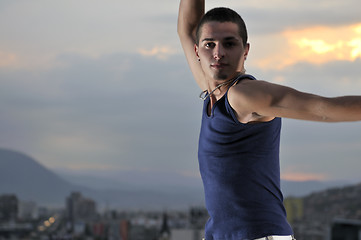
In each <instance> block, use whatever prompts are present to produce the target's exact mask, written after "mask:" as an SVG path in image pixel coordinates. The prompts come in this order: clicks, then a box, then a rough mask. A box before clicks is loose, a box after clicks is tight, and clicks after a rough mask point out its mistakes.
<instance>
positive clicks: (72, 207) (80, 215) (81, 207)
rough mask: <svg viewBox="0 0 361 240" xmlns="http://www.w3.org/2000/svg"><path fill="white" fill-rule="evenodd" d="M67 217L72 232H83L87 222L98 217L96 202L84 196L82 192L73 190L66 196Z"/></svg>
mask: <svg viewBox="0 0 361 240" xmlns="http://www.w3.org/2000/svg"><path fill="white" fill-rule="evenodd" d="M65 211H66V214H65V215H66V219H67V223H68V230H69V231H70V232H73V233H74V232H76V233H81V232H83V231H85V223H86V222H90V221H92V220H95V219H96V217H97V211H96V203H95V202H94V201H93V200H91V199H88V198H84V197H83V196H82V195H81V193H80V192H72V193H71V194H70V196H69V197H67V198H66V210H65Z"/></svg>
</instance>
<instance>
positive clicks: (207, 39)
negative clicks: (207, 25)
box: [202, 36, 238, 42]
mask: <svg viewBox="0 0 361 240" xmlns="http://www.w3.org/2000/svg"><path fill="white" fill-rule="evenodd" d="M214 40H215V39H214V38H205V39H203V40H202V42H205V41H214ZM229 40H237V41H238V39H237V38H235V37H233V36H231V37H225V38H224V39H222V41H229Z"/></svg>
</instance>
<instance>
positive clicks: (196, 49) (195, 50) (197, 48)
mask: <svg viewBox="0 0 361 240" xmlns="http://www.w3.org/2000/svg"><path fill="white" fill-rule="evenodd" d="M194 52H195V53H196V56H197V58H198V60H199V53H198V52H199V47H198V46H197V44H194Z"/></svg>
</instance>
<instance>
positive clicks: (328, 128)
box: [0, 0, 361, 182]
mask: <svg viewBox="0 0 361 240" xmlns="http://www.w3.org/2000/svg"><path fill="white" fill-rule="evenodd" d="M178 4H179V2H178V1H161V0H156V1H152V2H149V1H144V0H136V1H132V2H125V1H114V0H107V1H102V2H99V1H85V0H81V1H76V2H74V1H69V0H66V1H61V2H48V1H45V0H39V1H11V0H5V1H2V2H1V3H0V13H1V14H0V30H1V32H2V40H1V42H0V84H1V88H0V110H1V112H3V113H4V114H3V116H2V124H1V126H0V131H1V133H2V134H1V136H0V147H1V148H9V149H13V150H16V151H20V152H23V153H26V154H28V155H30V156H32V157H34V158H35V159H37V160H38V161H39V162H40V163H42V164H43V165H45V166H47V167H49V168H50V169H61V170H64V171H70V172H79V173H92V174H95V175H98V176H111V175H119V174H122V173H125V174H129V172H130V173H132V172H135V173H144V175H154V176H155V177H156V178H158V179H157V181H159V182H162V181H163V182H164V181H167V180H169V179H171V176H182V177H188V178H190V179H194V180H195V181H197V180H199V173H198V163H197V143H198V133H199V125H200V116H201V115H200V114H201V108H202V103H201V102H200V101H199V100H198V97H197V96H198V95H199V92H200V89H198V87H197V86H196V84H195V83H194V81H193V78H192V76H191V73H190V71H189V70H188V66H187V63H186V61H185V58H184V56H183V53H182V49H181V46H180V43H179V41H178V38H177V34H176V21H177V12H178ZM224 5H226V6H229V7H232V8H234V9H235V10H236V11H238V12H239V13H240V14H241V15H242V16H243V17H244V19H245V21H246V24H247V26H248V30H249V35H250V39H249V41H250V43H251V51H250V55H249V58H248V60H247V62H246V69H247V72H248V73H250V74H254V75H255V76H256V77H257V78H259V79H265V80H267V81H272V82H275V83H279V84H284V85H288V86H291V87H294V88H296V89H299V90H301V91H308V92H312V93H316V94H322V95H326V96H338V95H345V94H352V95H354V94H357V95H360V94H361V92H360V89H361V77H360V70H359V69H360V63H361V59H360V58H361V16H360V14H359V10H358V9H359V8H358V7H357V6H360V5H361V3H359V2H358V1H351V0H347V1H342V2H340V1H332V2H330V1H318V2H317V3H316V2H312V4H307V3H306V2H305V1H292V2H289V1H284V0H279V1H276V2H269V1H263V0H262V1H251V0H247V1H242V2H241V3H240V2H239V1H236V0H230V1H222V2H219V1H218V2H217V1H208V2H207V9H209V8H211V7H214V6H224ZM154 6H157V8H154ZM149 9H152V11H149ZM283 126H284V127H283V131H282V140H281V170H282V173H281V177H282V178H283V179H286V180H296V181H303V180H349V181H353V182H355V181H361V177H359V169H360V167H361V160H360V158H359V156H361V148H360V146H361V136H360V133H361V131H360V130H361V126H360V123H359V122H357V123H337V124H325V123H311V122H303V121H296V120H286V119H285V120H284V122H283ZM159 179H160V180H159ZM180 179H182V178H180ZM147 180H149V179H147ZM179 181H181V180H179ZM190 182H191V181H190Z"/></svg>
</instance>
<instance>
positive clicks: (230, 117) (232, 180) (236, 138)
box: [198, 75, 293, 240]
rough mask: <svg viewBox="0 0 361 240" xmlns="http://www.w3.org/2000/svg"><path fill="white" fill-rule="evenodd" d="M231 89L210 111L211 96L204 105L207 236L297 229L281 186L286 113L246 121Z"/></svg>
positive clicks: (214, 239) (212, 239)
mask: <svg viewBox="0 0 361 240" xmlns="http://www.w3.org/2000/svg"><path fill="white" fill-rule="evenodd" d="M245 78H247V79H253V80H255V78H254V77H253V76H251V75H242V76H240V77H239V78H238V79H236V80H235V82H234V83H236V81H241V80H242V79H245ZM232 85H233V83H232ZM232 85H231V86H232ZM227 95H228V90H227V92H226V93H225V95H224V96H223V97H222V98H220V99H219V100H218V101H217V102H216V103H215V104H214V106H213V107H212V111H211V115H210V116H209V115H208V111H207V109H208V105H209V104H210V100H209V98H207V99H206V100H205V101H204V106H203V113H202V125H201V131H200V137H199V146H198V159H199V168H200V173H201V176H202V181H203V185H204V192H205V199H206V208H207V210H208V213H209V216H210V218H209V220H208V222H207V223H206V226H205V239H206V240H241V239H255V238H261V237H265V236H269V235H292V234H293V231H292V229H291V227H290V225H289V224H288V222H287V219H286V211H285V208H284V206H283V195H282V193H281V190H280V166H279V143H280V130H281V119H280V118H275V119H273V120H271V121H269V122H261V123H247V124H243V123H241V122H239V121H238V119H237V117H236V115H235V113H234V111H233V109H232V107H231V106H230V104H229V102H228V99H227Z"/></svg>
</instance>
